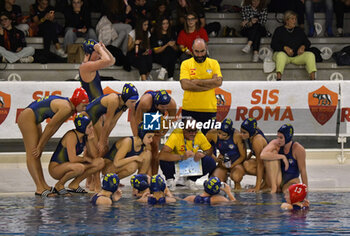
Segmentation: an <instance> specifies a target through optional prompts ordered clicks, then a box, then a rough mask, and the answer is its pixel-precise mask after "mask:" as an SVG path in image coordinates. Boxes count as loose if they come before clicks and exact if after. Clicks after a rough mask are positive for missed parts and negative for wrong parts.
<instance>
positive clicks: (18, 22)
mask: <svg viewBox="0 0 350 236" xmlns="http://www.w3.org/2000/svg"><path fill="white" fill-rule="evenodd" d="M15 3H16V1H15V0H5V6H4V11H5V12H7V13H8V14H10V19H11V20H12V24H13V26H15V27H16V28H17V29H19V30H21V31H23V33H24V35H25V36H28V34H29V32H28V30H29V25H28V24H27V21H28V17H24V16H22V9H21V7H20V6H18V5H16V4H15Z"/></svg>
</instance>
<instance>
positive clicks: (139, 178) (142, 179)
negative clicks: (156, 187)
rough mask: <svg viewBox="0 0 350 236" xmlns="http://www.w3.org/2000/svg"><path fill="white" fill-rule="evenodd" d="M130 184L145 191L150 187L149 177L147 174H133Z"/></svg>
mask: <svg viewBox="0 0 350 236" xmlns="http://www.w3.org/2000/svg"><path fill="white" fill-rule="evenodd" d="M130 184H131V186H132V187H133V188H136V189H137V190H139V191H143V190H145V189H147V188H148V187H149V185H148V178H147V175H145V174H138V175H133V176H132V177H131V179H130Z"/></svg>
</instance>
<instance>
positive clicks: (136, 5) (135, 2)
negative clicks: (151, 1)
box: [128, 0, 150, 28]
mask: <svg viewBox="0 0 350 236" xmlns="http://www.w3.org/2000/svg"><path fill="white" fill-rule="evenodd" d="M128 3H129V4H130V6H131V17H132V19H131V22H130V24H131V25H132V26H133V28H136V25H137V23H138V21H139V20H140V19H142V18H147V19H148V18H149V17H150V12H149V9H148V8H147V5H146V3H147V1H146V0H130V1H128Z"/></svg>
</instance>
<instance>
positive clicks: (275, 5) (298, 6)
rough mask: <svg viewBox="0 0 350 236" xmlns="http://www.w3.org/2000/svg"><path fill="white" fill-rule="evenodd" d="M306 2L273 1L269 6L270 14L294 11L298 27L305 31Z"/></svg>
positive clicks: (298, 0)
mask: <svg viewBox="0 0 350 236" xmlns="http://www.w3.org/2000/svg"><path fill="white" fill-rule="evenodd" d="M304 1H305V0H283V1H281V0H271V1H270V3H269V5H268V10H269V12H276V13H277V12H278V13H285V12H286V11H293V12H295V13H297V17H298V25H299V27H300V28H302V29H304V22H305V17H304V15H305V6H304Z"/></svg>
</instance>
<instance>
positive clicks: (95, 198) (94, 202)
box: [90, 193, 113, 206]
mask: <svg viewBox="0 0 350 236" xmlns="http://www.w3.org/2000/svg"><path fill="white" fill-rule="evenodd" d="M102 196H103V197H106V196H105V195H98V193H96V194H95V195H94V196H92V198H91V200H90V202H91V203H92V205H94V206H97V204H96V202H97V199H98V198H99V197H102ZM111 199H112V196H111ZM112 201H113V200H112Z"/></svg>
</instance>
